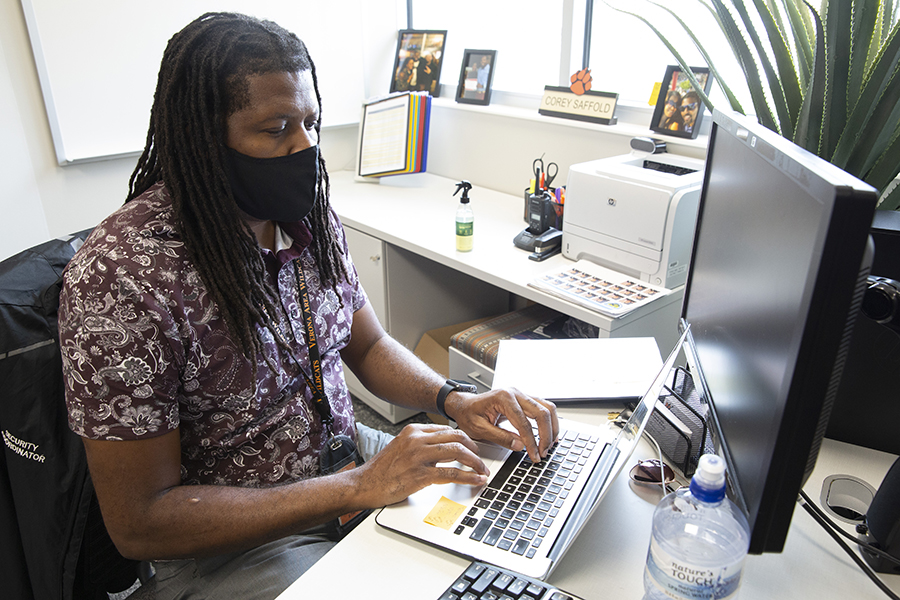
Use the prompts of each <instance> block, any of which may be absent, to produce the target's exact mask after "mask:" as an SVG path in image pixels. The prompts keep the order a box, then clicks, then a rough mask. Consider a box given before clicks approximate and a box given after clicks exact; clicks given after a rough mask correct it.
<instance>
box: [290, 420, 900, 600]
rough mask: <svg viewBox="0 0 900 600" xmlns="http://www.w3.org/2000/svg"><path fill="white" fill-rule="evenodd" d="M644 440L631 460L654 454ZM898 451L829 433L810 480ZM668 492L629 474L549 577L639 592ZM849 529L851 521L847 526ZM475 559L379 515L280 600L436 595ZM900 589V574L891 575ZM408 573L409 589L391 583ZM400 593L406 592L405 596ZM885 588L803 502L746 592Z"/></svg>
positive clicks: (605, 592)
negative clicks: (388, 525) (404, 531)
mask: <svg viewBox="0 0 900 600" xmlns="http://www.w3.org/2000/svg"><path fill="white" fill-rule="evenodd" d="M560 412H561V413H562V414H563V415H564V416H566V417H568V418H572V419H578V420H582V421H586V422H593V423H601V422H604V421H605V414H606V409H571V408H564V409H562V410H561V411H560ZM651 456H652V451H651V450H650V446H649V445H645V444H642V445H641V446H639V447H638V449H637V450H636V452H635V456H633V457H632V460H631V462H635V461H636V459H637V458H649V457H651ZM895 458H896V457H895V456H893V455H889V454H885V453H881V452H875V451H871V450H866V449H862V448H858V447H855V446H849V445H847V444H843V443H841V442H833V441H831V440H826V443H825V444H824V446H823V448H822V451H821V453H820V455H819V461H818V463H817V468H816V470H815V471H814V472H813V475H812V476H811V477H810V480H809V481H808V482H807V485H806V486H805V489H806V492H807V494H808V495H809V496H810V497H811V498H813V499H814V500H817V499H818V497H819V490H820V488H821V484H822V481H823V480H824V479H825V477H827V476H828V475H831V474H835V473H847V474H852V475H855V476H857V477H860V478H862V479H863V480H865V481H867V482H869V483H870V484H872V485H873V486H874V487H876V488H877V487H878V485H879V484H880V483H881V480H882V478H883V477H884V474H885V473H886V472H887V470H888V468H890V466H891V464H892V463H893V461H894V459H895ZM658 499H659V495H655V496H654V493H653V492H652V491H650V492H648V491H647V490H646V489H645V488H644V487H643V486H637V485H634V484H633V483H631V482H630V480H629V478H628V476H627V474H626V472H623V473H622V474H621V475H620V476H619V479H618V480H617V481H616V483H615V484H614V486H613V489H611V490H610V492H609V494H608V495H607V496H606V498H605V499H604V500H603V503H602V504H601V506H600V508H599V509H598V510H597V512H596V513H595V514H594V516H593V517H592V518H591V520H590V521H589V522H588V523H587V525H586V526H585V528H584V530H583V531H582V533H581V535H580V536H579V537H578V539H577V540H576V542H575V544H574V546H573V547H572V548H571V549H570V550H569V552H568V554H567V555H566V556H565V557H564V558H563V560H562V562H561V564H560V565H559V567H558V568H557V569H556V571H554V573H553V574H552V575H551V577H550V579H549V582H550V583H552V584H554V585H556V586H557V587H559V588H562V589H564V590H567V591H569V592H572V593H574V594H577V595H579V596H581V597H582V598H585V599H586V600H587V599H593V598H616V599H635V600H637V599H639V598H641V596H642V594H643V587H642V585H643V584H642V577H643V567H644V560H645V557H646V553H647V545H648V543H649V540H650V519H651V516H652V514H653V509H654V506H655V504H656V502H657V501H658ZM848 531H849V528H848ZM468 564H469V561H468V560H466V559H464V558H460V557H457V556H454V555H451V554H449V553H446V552H444V551H442V550H438V549H435V548H432V547H430V546H426V545H424V544H422V543H419V542H416V541H414V540H411V539H407V538H405V537H403V536H401V535H399V534H396V533H392V532H390V531H386V530H384V529H381V528H380V527H379V526H378V525H377V524H376V523H375V521H374V518H372V517H370V518H369V519H367V520H366V521H365V522H363V523H362V524H361V525H359V527H357V528H356V529H355V530H354V531H353V532H352V533H351V534H350V535H349V536H347V538H345V539H344V540H343V541H341V542H340V543H339V544H338V545H337V546H336V547H335V548H334V549H333V550H331V552H329V553H328V554H327V555H325V557H324V558H322V560H320V561H319V562H318V563H317V564H316V565H314V566H313V568H312V569H310V570H309V571H308V572H307V573H306V574H304V575H303V576H302V577H301V578H300V579H298V580H297V581H296V582H295V583H294V584H293V585H291V587H289V588H288V589H287V590H286V591H285V592H284V593H283V594H282V595H281V596H279V600H301V599H306V598H326V597H342V598H396V597H403V598H419V599H424V600H428V599H434V600H436V599H437V598H438V597H439V596H440V595H441V593H443V591H444V590H445V589H447V587H449V585H450V584H451V583H453V581H454V580H455V579H456V577H458V576H459V575H460V574H461V573H462V572H463V570H465V568H466V566H467V565H468ZM883 579H884V580H885V581H886V582H887V583H888V585H889V586H890V587H891V589H892V590H894V591H895V592H900V576H897V575H891V576H883ZM397 581H403V582H404V584H403V587H402V588H401V590H402V591H399V590H397V589H396V588H391V585H392V583H393V584H394V585H396V584H395V583H394V582H397ZM398 594H399V595H398ZM884 597H885V596H884V595H883V594H882V593H881V591H880V590H878V588H877V587H875V585H874V584H872V583H871V582H870V581H869V580H868V578H866V577H865V575H863V573H862V572H861V571H860V570H859V569H858V568H857V567H856V565H855V564H853V563H852V562H851V560H850V558H849V557H848V556H847V555H846V554H845V553H844V551H843V550H841V549H840V548H839V547H838V546H837V544H836V543H835V542H834V541H833V540H832V539H831V538H830V537H829V536H828V534H827V533H825V531H824V530H823V529H822V528H821V527H820V526H819V525H818V524H817V523H815V522H814V521H813V520H812V518H811V517H810V516H809V515H808V514H807V513H806V512H805V511H804V510H803V509H802V508H801V507H799V506H797V507H796V509H795V511H794V518H793V521H792V524H791V529H790V532H789V534H788V538H787V543H786V545H785V549H784V552H783V553H782V554H766V555H762V556H749V557H748V558H747V562H746V563H745V569H744V578H743V584H742V586H741V591H740V594H739V598H740V599H741V600H757V599H758V600H771V599H776V598H816V599H821V598H834V599H841V600H845V599H848V598H852V599H854V600H860V599H872V600H874V599H877V598H884Z"/></svg>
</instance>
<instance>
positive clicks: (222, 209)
mask: <svg viewBox="0 0 900 600" xmlns="http://www.w3.org/2000/svg"><path fill="white" fill-rule="evenodd" d="M306 70H309V71H311V72H312V79H313V86H314V89H315V92H316V100H317V101H318V103H319V107H320V109H321V106H322V99H321V96H320V94H319V85H318V80H317V79H316V68H315V65H314V64H313V61H312V59H311V58H310V56H309V53H308V52H307V49H306V46H305V44H304V43H303V42H302V41H301V40H300V39H299V38H298V37H297V36H296V35H294V34H293V33H291V32H289V31H287V30H285V29H283V28H282V27H280V26H279V25H277V24H275V23H273V22H271V21H261V20H258V19H254V18H252V17H248V16H245V15H240V14H234V13H206V14H204V15H202V16H201V17H199V18H198V19H196V20H195V21H193V22H192V23H190V24H189V25H187V26H186V27H185V28H184V29H182V30H181V31H180V32H178V33H176V34H175V35H174V36H172V38H171V39H170V40H169V43H168V45H167V47H166V51H165V53H164V54H163V59H162V63H161V65H160V70H159V79H158V81H157V86H156V93H155V96H154V101H153V108H152V111H151V114H150V127H149V130H148V132H147V140H146V145H145V147H144V151H143V153H142V154H141V157H140V159H138V163H137V167H136V168H135V170H134V173H133V174H132V175H131V179H130V180H129V193H128V197H127V198H126V200H125V201H126V202H129V201H131V200H133V199H134V198H136V197H137V196H139V195H140V194H142V193H143V192H145V191H146V190H147V189H149V188H150V187H151V186H152V185H154V184H155V183H156V182H158V181H164V182H165V184H166V187H167V189H168V190H169V192H170V193H171V196H172V201H173V209H174V215H175V226H176V228H177V229H178V231H179V234H180V235H181V238H182V240H183V242H184V246H185V252H186V253H187V255H188V257H189V258H190V259H191V261H192V262H193V263H194V265H195V266H196V268H197V271H198V273H199V275H200V277H201V279H202V280H203V283H204V284H205V286H206V288H207V290H208V291H209V293H210V295H211V296H212V299H213V300H214V301H215V303H216V305H217V306H218V309H219V312H220V314H221V315H222V318H223V319H224V321H225V324H226V326H227V327H228V329H229V331H230V333H231V335H232V337H233V338H234V340H235V341H236V342H237V343H238V346H239V348H240V350H241V352H242V353H243V354H244V356H245V357H246V358H247V359H248V360H250V362H251V363H252V365H253V380H254V382H255V380H256V370H257V363H256V360H255V357H256V355H257V353H259V352H260V351H261V349H262V339H261V338H260V334H259V330H258V329H257V328H256V327H255V326H254V325H255V324H263V325H265V326H266V327H268V328H269V329H270V330H271V331H272V333H273V335H274V337H275V339H276V340H277V341H278V343H279V344H281V345H283V342H281V336H279V335H278V332H277V331H276V330H275V324H274V323H272V322H270V319H269V318H267V315H276V314H279V313H278V312H276V310H275V306H276V303H277V301H278V293H277V291H276V290H275V289H274V287H273V286H272V285H271V284H270V283H267V281H266V277H265V273H266V270H265V266H264V264H263V259H262V253H261V251H260V248H259V245H258V243H257V240H256V237H255V236H254V234H253V233H252V231H251V230H250V228H249V226H248V225H247V224H246V222H245V221H244V220H243V219H242V218H241V216H240V213H239V212H238V209H237V205H236V204H235V201H234V196H233V195H232V191H231V184H230V183H229V180H228V177H227V175H226V172H225V170H224V167H223V165H224V160H225V139H226V133H227V132H226V130H225V123H226V119H227V117H228V116H229V115H231V114H232V113H234V112H235V111H237V110H240V109H241V108H244V107H245V106H246V103H247V102H248V101H249V87H248V86H249V83H248V81H247V79H248V77H249V76H250V75H263V74H267V73H281V72H288V73H296V72H298V71H306ZM320 114H321V110H320ZM315 129H316V134H317V135H318V134H319V124H318V123H316V126H315ZM318 184H319V185H318V191H317V197H316V200H315V204H314V205H313V209H312V212H311V213H310V215H309V216H308V217H307V218H306V223H307V225H308V226H309V228H310V231H311V232H312V239H313V241H312V248H311V249H312V251H313V253H314V254H315V256H316V258H317V262H318V265H319V277H320V279H321V280H322V282H323V284H324V285H332V284H334V283H335V282H336V281H337V280H338V278H339V277H343V278H346V277H347V271H346V268H345V266H344V263H343V260H342V258H341V254H342V253H341V246H340V245H339V243H338V238H337V233H336V232H335V230H334V228H333V227H332V225H331V221H330V219H329V209H330V204H329V196H330V191H331V189H330V184H329V180H328V172H327V171H326V170H325V161H324V160H323V159H322V157H321V155H320V156H319V181H318ZM270 366H271V365H270Z"/></svg>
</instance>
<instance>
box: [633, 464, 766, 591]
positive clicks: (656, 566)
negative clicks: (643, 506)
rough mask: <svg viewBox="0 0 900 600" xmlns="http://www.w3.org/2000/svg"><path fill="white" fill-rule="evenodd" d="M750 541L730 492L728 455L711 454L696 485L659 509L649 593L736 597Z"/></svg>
mask: <svg viewBox="0 0 900 600" xmlns="http://www.w3.org/2000/svg"><path fill="white" fill-rule="evenodd" d="M749 547H750V528H749V527H748V525H747V519H746V518H745V517H744V514H743V513H742V512H741V511H740V509H738V507H737V506H735V504H734V503H733V502H732V501H731V500H729V499H728V498H726V497H725V461H724V460H722V458H720V457H719V456H716V455H715V454H705V455H703V456H701V457H700V463H699V465H698V467H697V471H696V473H695V474H694V477H693V478H692V479H691V485H690V487H689V488H688V489H685V488H682V489H680V490H678V491H676V492H674V493H671V494H669V495H667V496H666V497H665V498H663V499H662V501H660V503H659V505H657V507H656V511H655V512H654V513H653V532H652V534H651V537H650V550H649V551H648V552H647V566H646V567H645V568H644V599H645V600H657V599H659V600H668V599H670V598H679V599H680V598H690V599H691V600H698V599H700V598H709V599H715V600H724V599H725V598H729V599H734V598H736V597H737V592H738V587H739V586H740V584H741V570H742V568H743V566H744V558H745V557H746V556H747V550H748V548H749Z"/></svg>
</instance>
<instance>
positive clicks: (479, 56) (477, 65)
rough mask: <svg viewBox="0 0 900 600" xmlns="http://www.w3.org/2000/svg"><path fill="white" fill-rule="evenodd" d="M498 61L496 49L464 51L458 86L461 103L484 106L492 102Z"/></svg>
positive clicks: (457, 90) (458, 98)
mask: <svg viewBox="0 0 900 600" xmlns="http://www.w3.org/2000/svg"><path fill="white" fill-rule="evenodd" d="M496 62H497V51H496V50H471V49H468V48H467V49H466V50H465V51H463V59H462V66H461V67H460V70H459V85H457V87H456V101H457V102H459V103H461V104H481V105H483V106H487V105H488V104H490V103H491V86H492V83H493V81H494V64H495V63H496Z"/></svg>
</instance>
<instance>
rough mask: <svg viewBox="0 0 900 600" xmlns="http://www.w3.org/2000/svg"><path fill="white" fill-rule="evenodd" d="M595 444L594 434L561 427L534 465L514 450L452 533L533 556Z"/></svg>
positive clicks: (524, 454) (582, 470)
mask: <svg viewBox="0 0 900 600" xmlns="http://www.w3.org/2000/svg"><path fill="white" fill-rule="evenodd" d="M598 442H599V438H597V437H593V436H587V435H584V434H579V433H577V432H574V431H566V432H562V433H560V436H559V439H558V441H557V442H556V443H555V444H554V445H553V447H552V448H551V449H550V451H548V452H547V456H546V458H544V459H543V460H541V461H540V462H539V463H534V462H532V461H531V459H530V458H529V457H528V455H527V454H526V453H525V452H513V453H512V454H511V455H510V456H509V457H508V458H507V459H506V461H504V463H503V466H502V467H501V468H500V470H499V471H498V472H497V473H496V474H495V475H494V477H493V478H492V479H491V481H490V483H488V485H487V486H486V487H485V488H484V490H483V491H482V492H481V495H480V496H479V498H478V499H477V500H476V501H475V504H474V506H472V508H470V509H469V512H468V514H467V516H466V517H465V518H464V519H463V520H462V523H461V524H460V525H458V526H457V528H456V529H455V530H454V533H455V534H456V535H468V536H469V537H470V538H471V539H473V540H475V541H479V542H482V543H484V544H487V545H489V546H494V547H496V548H498V549H500V550H505V551H509V552H512V553H513V554H518V555H519V556H524V557H526V558H533V557H534V556H535V554H536V553H537V549H538V548H540V546H541V544H542V543H543V542H544V540H545V538H546V537H547V533H548V531H549V529H550V527H552V526H553V523H554V521H555V519H557V518H558V516H559V515H560V511H564V507H566V504H567V502H568V501H569V498H570V494H569V492H570V491H572V488H573V487H574V485H575V481H577V479H578V478H579V477H580V476H582V473H584V476H587V475H588V473H585V472H584V469H585V467H586V465H587V462H588V458H589V456H590V455H591V453H592V452H593V451H594V448H595V447H596V446H597V443H598ZM576 496H577V494H576V495H573V496H572V498H573V501H574V498H575V497H576ZM565 514H566V512H565V511H564V512H563V516H564V515H565ZM548 543H549V542H548Z"/></svg>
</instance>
